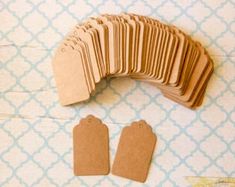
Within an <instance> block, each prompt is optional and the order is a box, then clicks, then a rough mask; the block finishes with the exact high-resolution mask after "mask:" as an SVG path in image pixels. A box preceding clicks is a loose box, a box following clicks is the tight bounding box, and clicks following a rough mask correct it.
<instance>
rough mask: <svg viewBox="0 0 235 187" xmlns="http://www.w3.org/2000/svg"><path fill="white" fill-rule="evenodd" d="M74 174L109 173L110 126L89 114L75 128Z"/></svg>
mask: <svg viewBox="0 0 235 187" xmlns="http://www.w3.org/2000/svg"><path fill="white" fill-rule="evenodd" d="M73 147H74V174H75V175H78V176H82V175H107V174H108V173H109V168H110V167H109V135H108V128H107V126H106V125H105V124H103V123H102V122H101V120H100V119H98V118H96V117H94V116H92V115H89V116H87V117H86V118H84V119H82V120H81V121H80V123H79V124H78V125H77V126H75V127H74V129H73Z"/></svg>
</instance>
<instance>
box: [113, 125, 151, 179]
mask: <svg viewBox="0 0 235 187" xmlns="http://www.w3.org/2000/svg"><path fill="white" fill-rule="evenodd" d="M155 144H156V135H155V134H154V133H153V132H152V128H151V127H150V126H149V125H148V124H147V123H146V122H145V121H144V120H141V121H138V122H133V123H132V124H131V126H128V127H125V128H124V129H123V130H122V134H121V137H120V141H119V145H118V149H117V153H116V156H115V160H114V163H113V168H112V173H113V174H114V175H118V176H121V177H125V178H128V179H132V180H135V181H139V182H145V180H146V178H147V174H148V171H149V166H150V163H151V159H152V155H153V151H154V147H155Z"/></svg>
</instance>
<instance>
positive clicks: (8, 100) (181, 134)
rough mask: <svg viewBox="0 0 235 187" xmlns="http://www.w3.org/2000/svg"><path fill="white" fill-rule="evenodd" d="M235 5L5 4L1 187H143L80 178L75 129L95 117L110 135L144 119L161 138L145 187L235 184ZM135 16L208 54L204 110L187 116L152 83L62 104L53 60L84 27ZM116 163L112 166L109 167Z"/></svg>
mask: <svg viewBox="0 0 235 187" xmlns="http://www.w3.org/2000/svg"><path fill="white" fill-rule="evenodd" d="M234 6H235V2H234V1H233V0H230V1H226V0H225V1H223V0H204V1H202V0H200V1H198V0H197V1H186V0H180V1H175V0H169V1H150V0H139V1H131V0H125V1H124V0H121V1H101V0H98V1H55V0H50V1H49V0H48V1H42V0H36V1H33V0H31V1H30V0H27V1H25V0H19V1H13V0H6V1H0V186H4V187H5V186H9V187H16V186H17V187H18V186H45V187H49V186H102V187H103V186H108V187H110V186H142V184H140V183H136V182H133V181H130V180H127V179H122V178H119V177H116V176H113V175H111V174H110V175H108V176H94V177H74V176H73V171H72V139H71V138H72V136H71V131H72V128H73V126H74V125H75V124H77V123H78V122H79V120H80V118H81V117H84V116H86V115H87V114H94V115H96V116H97V117H100V118H101V119H102V120H103V122H104V123H106V124H107V125H108V127H109V130H110V150H111V157H112V158H113V156H114V154H115V151H116V148H117V143H118V140H119V135H120V132H121V129H122V128H123V127H124V126H126V125H128V124H129V123H130V122H132V121H134V120H139V119H145V120H146V121H147V122H148V123H149V124H150V125H151V126H152V127H153V130H154V132H156V134H157V135H158V143H157V148H156V150H155V153H154V158H153V161H152V164H151V167H150V172H149V176H148V179H147V181H146V183H145V184H144V186H166V187H168V186H181V187H182V186H188V183H187V182H186V181H185V178H184V177H185V176H232V177H234V176H235V136H234V135H235V48H234V47H235V45H234V44H235V8H234ZM123 11H125V12H134V13H137V14H144V15H149V16H151V17H154V18H157V19H159V20H162V21H163V22H165V23H170V24H174V25H176V26H177V27H179V28H181V29H183V30H184V31H185V32H186V33H188V34H191V35H192V36H193V38H194V39H196V40H198V41H200V42H201V43H202V44H203V46H205V47H206V48H207V49H208V51H209V54H210V55H211V57H212V58H213V60H214V65H215V73H214V74H213V77H212V80H211V81H210V83H209V87H208V89H207V93H206V98H205V100H204V103H203V106H202V107H200V108H199V109H198V110H196V111H191V110H188V109H186V108H184V107H182V106H179V105H178V104H176V103H174V102H172V101H169V100H167V99H165V98H164V97H163V96H162V95H161V93H160V92H159V91H158V90H157V89H155V88H153V87H151V86H149V85H147V84H146V83H141V82H137V81H133V80H130V79H126V78H124V79H111V80H107V81H106V80H104V81H102V83H101V84H99V86H98V88H97V92H96V94H95V95H94V97H92V98H91V100H89V101H88V102H86V103H83V104H78V105H75V106H73V107H66V108H64V107H61V106H60V105H59V103H58V98H57V93H56V89H55V83H54V79H53V76H52V71H51V57H52V54H53V52H54V51H55V49H56V47H57V45H58V42H59V41H61V40H62V38H63V37H64V35H65V34H66V33H67V32H68V31H69V30H70V29H71V28H72V27H73V26H74V25H75V24H76V23H78V22H80V21H81V20H83V19H86V18H88V17H89V16H91V15H97V14H100V13H107V12H108V13H119V12H123ZM111 164H112V162H111Z"/></svg>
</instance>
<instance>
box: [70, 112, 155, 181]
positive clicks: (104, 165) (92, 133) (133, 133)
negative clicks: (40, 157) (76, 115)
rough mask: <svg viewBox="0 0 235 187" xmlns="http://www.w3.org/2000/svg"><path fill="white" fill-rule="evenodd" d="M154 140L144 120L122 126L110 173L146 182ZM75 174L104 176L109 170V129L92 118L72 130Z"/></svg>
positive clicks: (89, 116)
mask: <svg viewBox="0 0 235 187" xmlns="http://www.w3.org/2000/svg"><path fill="white" fill-rule="evenodd" d="M156 141H157V138H156V135H155V134H154V133H153V132H152V128H151V126H149V125H148V124H147V123H146V122H145V121H144V120H140V121H138V122H133V123H132V124H131V125H130V126H127V127H124V128H123V130H122V133H121V136H120V140H119V144H118V148H117V152H116V156H115V159H114V162H113V166H112V174H114V175H117V176H120V177H124V178H128V179H132V180H135V181H138V182H145V180H146V178H147V175H148V171H149V167H150V164H151V160H152V155H153V152H154V148H155V144H156ZM73 148H74V151H73V153H74V174H75V175H76V176H84V175H107V174H109V171H110V164H109V162H110V159H109V134H108V127H107V126H106V125H105V124H103V123H102V121H101V120H100V119H98V118H96V117H94V116H92V115H88V116H87V117H86V118H83V119H81V121H80V123H79V124H78V125H76V126H75V127H74V129H73Z"/></svg>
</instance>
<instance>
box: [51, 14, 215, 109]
mask: <svg viewBox="0 0 235 187" xmlns="http://www.w3.org/2000/svg"><path fill="white" fill-rule="evenodd" d="M63 43H64V45H63V46H66V49H67V48H68V50H69V51H70V52H66V53H63V54H62V53H61V52H57V53H56V56H55V58H54V60H53V67H54V72H55V79H56V82H57V88H58V93H59V98H60V102H61V104H62V105H69V104H72V103H75V102H80V101H84V100H86V99H88V98H89V96H90V93H91V92H92V91H93V90H94V89H95V84H96V83H98V82H99V81H100V80H101V79H102V78H104V77H107V76H112V77H119V76H130V77H131V78H133V79H136V80H141V81H145V82H149V83H150V84H153V85H155V86H156V87H157V88H159V89H160V90H161V91H162V92H163V94H164V95H165V96H167V97H168V98H171V99H172V100H174V101H177V102H179V103H180V102H181V103H183V104H184V105H187V106H188V107H190V108H192V107H193V106H197V105H198V104H197V103H200V102H198V101H199V100H200V101H202V98H201V97H203V95H204V94H202V93H201V91H200V90H201V87H204V85H205V87H206V85H207V84H206V83H205V82H206V80H205V79H207V78H203V79H202V78H201V75H202V74H204V72H208V73H207V74H208V77H210V76H211V73H209V72H210V70H208V67H207V66H201V65H199V63H200V62H201V61H200V56H201V52H200V47H198V45H199V44H197V42H195V41H193V40H192V39H191V37H190V36H188V35H186V34H185V33H183V32H182V31H181V30H179V29H177V28H176V27H175V26H171V25H165V24H163V23H161V22H159V21H158V20H155V19H152V18H148V17H146V16H140V15H136V14H127V13H122V14H121V15H110V14H104V15H100V16H98V17H97V18H90V19H88V21H86V22H84V23H82V24H79V25H77V26H76V27H75V29H74V30H73V31H72V32H70V33H69V34H68V35H67V36H66V38H65V40H64V42H63ZM203 49H204V48H203ZM58 51H59V50H58ZM72 53H73V54H72ZM75 53H77V54H75ZM71 55H73V56H74V59H72V57H71ZM59 58H61V59H59ZM55 61H57V62H58V63H55ZM62 61H63V65H61V64H62V63H61V62H62ZM75 61H76V62H77V63H78V64H76V62H75ZM67 66H70V67H67ZM61 67H63V68H61ZM198 67H200V68H198ZM74 69H79V71H77V73H78V74H79V75H76V73H75V72H73V71H74ZM63 71H64V72H63ZM65 75H66V76H65ZM195 77H197V78H196V79H195ZM205 77H207V76H205ZM79 79H80V80H79ZM208 79H209V78H208ZM192 80H193V81H192ZM199 82H200V84H199ZM75 85H79V86H78V88H75V87H76V86H75ZM198 85H200V88H199V87H198ZM202 85H203V86H202ZM203 90H206V88H203ZM69 92H71V93H69ZM72 92H73V93H72ZM204 92H205V91H204ZM199 98H201V99H199Z"/></svg>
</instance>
